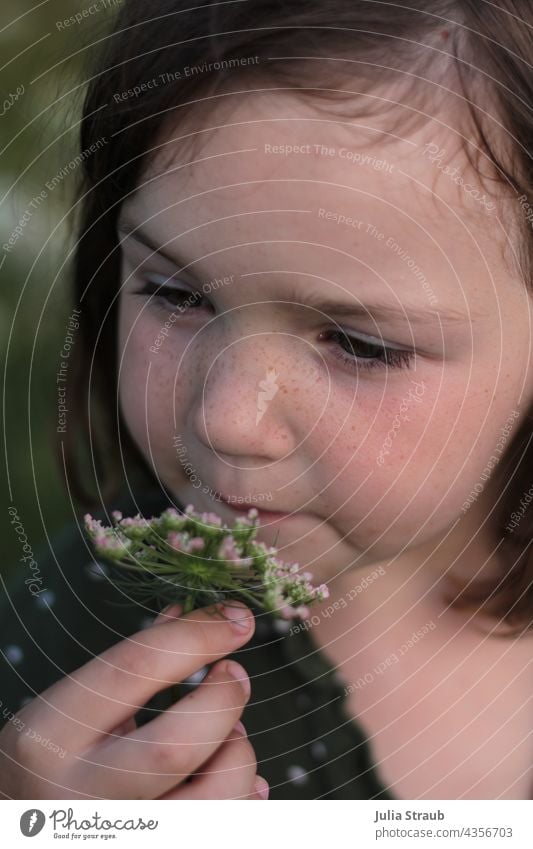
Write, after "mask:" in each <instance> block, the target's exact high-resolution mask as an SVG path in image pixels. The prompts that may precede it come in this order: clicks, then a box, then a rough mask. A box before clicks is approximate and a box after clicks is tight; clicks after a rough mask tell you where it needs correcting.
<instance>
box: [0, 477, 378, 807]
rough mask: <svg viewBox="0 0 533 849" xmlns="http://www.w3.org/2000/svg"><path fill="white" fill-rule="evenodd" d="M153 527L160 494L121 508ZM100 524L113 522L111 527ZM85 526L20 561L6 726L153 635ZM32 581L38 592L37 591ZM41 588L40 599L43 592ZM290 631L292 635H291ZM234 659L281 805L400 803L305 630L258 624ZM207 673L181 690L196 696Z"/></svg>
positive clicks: (263, 620) (8, 617)
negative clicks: (246, 682) (91, 666)
mask: <svg viewBox="0 0 533 849" xmlns="http://www.w3.org/2000/svg"><path fill="white" fill-rule="evenodd" d="M114 506H116V507H117V508H118V509H121V510H122V511H123V512H124V514H125V515H132V514H134V513H136V512H137V511H138V510H139V511H140V512H141V513H142V514H143V515H145V516H147V517H149V516H152V515H156V514H158V513H159V512H160V511H161V510H163V509H164V508H165V507H166V506H168V502H167V501H165V500H164V499H162V497H161V496H160V495H158V494H156V493H155V492H153V493H151V494H148V495H146V496H145V497H144V498H143V500H142V503H139V502H137V503H136V504H135V505H132V503H131V501H130V500H129V499H122V500H117V504H116V505H114ZM102 518H104V517H103V516H102ZM81 525H82V522H81V520H80V524H79V526H78V524H77V523H75V522H74V523H72V525H68V526H67V527H66V528H65V529H64V531H63V532H62V533H61V534H60V535H59V536H58V537H57V538H55V539H53V540H52V544H51V550H49V549H47V550H46V552H45V551H43V552H42V553H41V554H40V555H39V556H38V558H37V564H38V567H39V571H38V572H37V571H36V569H35V567H33V570H32V571H31V572H30V571H29V570H28V568H27V567H26V566H25V565H24V564H23V563H22V562H21V563H18V564H16V566H15V567H14V569H15V571H14V572H11V573H10V578H9V580H8V582H7V584H6V582H5V581H2V590H3V592H2V598H1V601H0V605H1V606H0V663H1V677H0V681H1V690H0V700H1V704H0V725H2V726H3V725H4V723H5V722H7V721H9V718H10V715H11V714H12V713H15V714H16V713H17V711H18V710H19V709H20V708H21V707H22V706H23V705H24V704H25V703H26V702H27V701H29V700H30V699H32V698H33V697H35V696H36V695H37V694H39V693H41V692H42V691H43V690H45V689H46V688H47V687H49V686H50V685H51V684H53V683H54V682H55V681H57V680H59V679H60V678H62V677H64V676H65V675H67V674H68V673H70V672H72V671H74V670H75V669H77V668H78V667H80V666H82V665H83V664H84V663H87V662H88V661H89V660H90V659H91V658H92V657H94V656H95V655H98V654H100V653H101V652H103V651H104V650H105V649H106V648H108V647H109V646H111V645H113V644H114V643H116V642H118V641H119V640H121V639H123V638H124V637H127V636H130V635H131V634H133V633H135V632H136V631H138V630H139V629H140V628H142V627H146V626H148V625H149V623H150V622H151V621H152V619H153V615H154V614H155V613H157V612H158V609H157V608H155V607H154V608H151V607H149V606H148V607H147V606H146V605H142V606H141V605H139V604H134V603H133V602H131V601H128V600H127V599H126V600H125V598H124V595H123V594H122V593H121V592H120V591H119V590H118V588H117V586H116V585H115V584H114V583H113V580H112V577H111V572H110V570H109V567H107V566H106V564H105V563H104V562H102V561H98V559H95V557H94V555H93V552H92V551H91V549H90V546H89V544H88V542H87V540H86V538H85V535H84V533H83V530H82V527H81ZM30 579H34V580H35V579H37V581H38V584H37V586H36V585H35V583H34V584H33V590H32V591H30V590H29V581H30ZM37 587H38V589H39V592H38V593H37V591H36V590H37ZM289 631H290V632H289ZM229 656H230V657H233V658H235V660H238V661H239V662H240V663H241V664H242V665H243V666H244V668H245V669H246V671H247V672H248V674H249V676H250V680H251V683H252V695H251V698H250V701H249V702H248V704H247V705H246V707H245V709H244V712H243V715H242V721H243V722H244V724H245V726H246V730H247V732H248V736H249V738H250V742H251V743H252V745H253V747H254V750H255V753H256V756H257V763H258V766H257V772H258V774H259V775H262V776H264V777H265V778H266V780H267V781H268V782H269V784H270V798H271V799H391V800H392V799H394V798H395V797H394V796H393V795H392V794H391V793H390V792H389V791H388V790H387V788H385V787H384V786H383V784H382V783H380V779H379V775H378V774H377V772H376V768H375V766H374V764H373V763H372V760H371V756H370V749H369V743H368V740H367V739H366V738H365V736H364V734H363V732H362V730H361V728H360V727H359V726H358V725H357V724H356V723H355V722H354V721H353V720H352V719H351V718H350V717H349V716H348V714H347V713H346V712H345V707H344V699H345V695H344V688H343V685H342V682H341V681H340V679H339V678H338V677H337V674H336V672H335V670H334V669H332V668H331V666H330V665H329V664H328V662H327V661H326V659H325V656H324V655H323V654H322V653H321V652H320V651H319V650H317V649H316V648H315V647H314V646H313V644H312V642H311V640H310V637H309V634H308V632H307V630H306V629H305V628H299V629H298V628H295V627H291V626H290V623H286V622H282V621H280V620H277V619H275V618H273V617H270V616H265V615H261V616H258V617H257V619H256V630H255V633H254V636H253V638H252V639H251V640H250V641H249V642H248V643H246V645H244V646H243V647H242V648H241V649H239V650H238V651H236V652H234V653H233V654H232V655H229ZM206 672H207V669H206V668H204V669H202V670H199V672H198V673H197V674H196V675H194V676H191V678H190V679H187V680H186V681H185V682H183V683H182V684H181V685H180V691H181V692H183V693H185V692H186V691H187V690H190V689H191V688H193V687H194V686H197V685H198V682H199V681H200V680H201V678H202V676H203V674H206ZM175 698H176V696H175V692H174V691H173V690H172V688H167V689H166V690H163V691H161V692H159V693H157V694H156V695H155V696H154V697H153V698H152V699H151V700H150V701H149V702H148V703H147V704H146V705H145V706H144V707H143V708H142V709H141V710H140V711H139V712H138V713H137V714H136V717H135V718H136V721H137V724H138V725H142V724H144V723H145V722H148V721H149V720H150V719H152V718H153V717H154V716H155V715H156V713H157V712H158V711H161V710H165V709H166V708H167V707H169V706H170V704H172V702H173V701H175Z"/></svg>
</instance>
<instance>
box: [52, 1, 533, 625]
mask: <svg viewBox="0 0 533 849" xmlns="http://www.w3.org/2000/svg"><path fill="white" fill-rule="evenodd" d="M188 6H189V4H185V3H182V2H180V0H150V2H146V0H125V4H124V6H123V7H122V9H121V11H120V13H119V15H118V17H117V18H116V21H115V23H114V28H113V31H112V32H111V33H110V34H109V35H108V36H107V37H106V38H105V39H104V40H103V47H101V48H100V49H99V50H98V52H97V54H96V55H95V56H94V60H93V61H94V65H93V68H92V69H90V74H89V76H90V82H89V85H88V89H87V93H86V97H85V102H84V108H83V118H82V121H81V134H80V147H81V150H82V151H88V150H93V149H94V150H95V152H94V153H93V154H91V155H90V156H86V157H85V158H84V161H83V175H82V178H83V183H82V185H81V187H80V193H79V198H78V204H77V213H78V220H77V222H76V229H77V236H78V240H77V244H76V250H75V257H74V298H75V302H76V305H77V306H78V307H80V309H81V311H82V316H81V319H80V321H81V325H80V331H79V334H80V335H79V337H78V343H77V345H76V348H75V352H74V363H73V366H74V368H75V374H74V379H73V386H72V393H75V395H76V398H75V403H74V405H73V406H75V410H74V415H73V418H71V420H70V421H69V427H68V429H67V434H66V451H67V469H68V476H69V486H70V487H71V490H72V491H73V493H74V494H75V495H76V496H77V497H78V498H79V499H80V500H81V501H82V502H83V503H84V505H85V506H86V507H91V506H92V505H94V503H95V498H94V497H93V496H92V495H91V488H90V487H87V486H86V485H85V484H84V483H82V481H83V480H87V479H88V477H89V473H90V472H89V470H90V469H91V471H92V472H93V473H94V475H95V477H96V487H95V489H96V491H98V492H99V493H100V496H101V497H104V498H107V497H113V495H114V494H116V493H117V492H118V490H119V487H120V483H121V480H122V474H123V472H122V469H123V468H127V469H128V474H129V472H130V470H131V468H132V467H135V468H138V469H141V470H143V472H145V473H146V474H147V475H149V476H150V475H151V471H150V470H149V469H148V467H147V465H146V463H145V461H144V459H143V457H142V456H141V455H140V452H139V451H138V449H136V447H135V446H134V444H133V442H132V440H131V439H130V437H129V435H128V432H127V429H126V427H125V426H124V423H123V422H122V421H121V418H120V414H119V411H118V407H117V364H116V318H117V298H118V291H119V283H120V249H119V247H118V237H117V231H116V224H117V219H118V214H119V211H120V206H121V204H122V202H123V201H124V200H125V199H126V198H127V197H128V195H129V194H130V193H132V192H133V191H134V190H135V187H136V184H137V182H138V180H139V178H140V175H141V172H142V169H143V168H144V167H145V165H146V163H147V159H148V158H149V156H150V151H151V150H154V149H155V148H156V145H157V143H158V140H159V139H160V138H162V137H163V134H164V131H165V129H166V128H167V127H168V125H169V123H172V124H176V123H178V124H179V122H180V121H181V120H183V118H184V117H185V116H186V115H191V114H195V113H194V110H196V112H198V111H199V110H198V103H199V102H200V104H201V105H202V104H203V111H204V113H205V111H207V110H206V107H205V104H206V98H208V97H209V98H212V102H213V103H214V104H216V103H217V102H220V101H219V100H218V99H219V98H220V99H221V98H223V97H224V96H225V95H226V94H228V92H231V91H232V90H234V89H235V85H236V83H237V82H238V83H239V84H241V83H244V84H245V86H246V89H247V91H251V92H253V87H254V85H255V84H256V83H259V84H260V85H262V86H263V87H264V84H265V80H266V81H268V86H270V87H275V86H276V85H278V86H282V87H283V88H285V89H286V88H294V89H297V90H298V91H299V92H300V93H301V94H302V95H306V96H310V97H315V98H316V99H317V102H324V103H327V102H328V100H333V98H337V99H338V98H340V97H341V96H342V94H341V93H339V92H340V90H339V89H335V85H334V82H335V80H336V79H338V78H340V77H343V78H344V79H350V80H354V79H356V80H357V81H358V84H359V87H360V89H361V86H363V87H364V86H366V90H369V89H371V87H372V86H373V85H375V84H376V83H380V82H382V81H391V82H395V83H398V81H400V82H401V81H402V80H404V81H406V83H407V82H409V80H412V81H414V83H413V84H412V85H411V86H410V96H411V101H410V100H409V96H405V94H404V93H402V91H401V89H402V86H401V85H400V86H399V87H398V96H397V97H396V101H397V105H398V108H399V110H400V111H401V112H403V113H404V115H405V116H408V115H409V114H410V115H413V114H414V111H413V110H412V109H411V107H410V106H409V103H410V102H412V94H413V89H414V87H416V85H417V84H418V83H420V81H421V80H424V79H429V80H431V78H432V77H433V78H435V75H436V74H437V75H438V74H439V73H441V74H442V73H443V74H445V75H446V74H448V75H449V74H450V72H451V70H452V69H453V70H455V72H456V74H457V78H458V79H459V80H460V82H461V85H462V86H463V90H464V92H465V97H466V102H467V103H468V106H469V112H470V114H471V117H472V122H473V123H472V127H473V129H472V131H471V134H470V137H469V141H470V140H472V142H473V143H472V144H467V145H466V147H467V150H468V152H469V155H472V157H473V158H475V159H476V162H477V165H478V170H479V171H480V173H481V172H486V171H487V169H486V168H485V169H483V163H490V165H491V168H492V173H493V174H496V176H497V178H498V181H499V182H498V185H499V187H500V189H502V188H503V189H505V191H506V192H508V193H509V196H510V197H512V196H513V193H514V194H515V203H516V220H517V222H518V230H519V236H520V239H519V242H520V245H521V246H522V247H521V248H520V256H519V263H520V267H521V270H522V273H523V276H524V279H525V281H526V285H527V286H528V289H529V290H531V288H532V283H531V279H532V274H531V269H532V268H533V261H532V260H533V231H532V225H531V223H530V220H529V218H530V217H533V216H529V215H527V216H526V215H525V214H524V210H526V209H529V210H530V209H531V207H529V203H530V201H531V200H532V198H531V195H532V194H533V169H532V164H531V158H530V155H529V151H530V150H531V149H532V148H533V112H532V106H533V71H532V69H531V65H530V64H528V60H529V59H530V45H531V33H532V26H533V7H532V6H531V3H530V0H500V2H499V3H498V5H495V4H494V3H488V2H482V0H423V1H422V0H408V2H406V3H405V5H404V3H402V2H394V4H391V3H390V2H381V1H380V0H327V2H324V0H283V2H281V3H278V2H274V0H223V2H218V3H215V2H210V0H207V2H203V3H199V4H198V5H196V6H194V7H193V8H188ZM246 57H256V60H255V59H254V60H253V61H252V60H249V61H246V62H243V61H242V60H243V59H246ZM275 57H278V58H275ZM339 60H340V61H339ZM187 67H188V68H197V69H199V70H198V73H194V74H191V75H186V74H184V73H181V74H180V76H179V79H178V78H177V71H180V72H183V70H184V69H185V68H187ZM413 71H415V72H416V74H415V75H413ZM153 79H158V80H166V81H167V84H165V85H157V86H152V87H151V88H148V87H147V86H146V83H147V81H149V80H153ZM311 79H312V80H313V81H314V85H313V86H312V87H310V85H309V81H310V80H311ZM317 80H320V84H318V83H317ZM403 88H404V89H405V92H406V91H407V86H404V87H403ZM128 92H129V93H128ZM467 93H469V95H468V96H467ZM363 99H364V98H363ZM481 100H483V104H482V105H481ZM485 101H486V102H485ZM367 102H369V101H367ZM369 108H372V107H371V106H370V107H369ZM497 126H500V127H501V126H503V127H505V128H506V141H507V142H508V143H509V146H510V147H511V148H512V150H511V155H507V156H505V155H504V153H503V152H502V150H499V149H498V146H497V144H496V142H495V141H492V142H491V141H490V139H494V136H495V133H494V129H495V127H497ZM500 135H501V134H500ZM102 140H103V141H102ZM98 142H100V145H99V146H98ZM474 142H475V143H474ZM95 145H96V146H97V147H96V148H95ZM484 176H486V174H484ZM520 207H521V209H520ZM532 435H533V415H532V411H531V410H530V411H528V414H527V415H526V416H525V417H524V418H523V420H522V421H521V424H520V427H519V428H518V430H517V432H516V433H515V435H514V437H513V440H512V442H511V444H510V445H509V447H508V448H507V450H506V452H505V454H504V456H503V458H502V461H501V463H500V464H499V465H498V466H497V468H496V470H495V472H494V475H493V479H492V481H493V482H494V484H495V485H496V486H497V492H498V494H499V496H500V497H499V498H498V502H497V506H496V509H495V511H494V516H493V518H494V528H495V534H496V539H497V540H498V541H499V543H500V546H499V552H500V555H501V557H502V562H503V563H504V564H505V574H504V575H502V577H501V579H500V580H499V581H497V582H492V583H486V582H485V583H483V584H479V583H478V584H476V585H475V586H474V587H468V591H466V590H464V591H463V592H461V593H459V595H458V597H457V598H456V599H455V600H454V604H456V605H475V604H478V603H484V604H486V605H487V608H486V609H487V610H488V609H490V610H491V612H492V614H493V615H495V616H498V617H500V618H501V619H502V620H504V621H505V622H506V623H508V624H509V625H511V626H515V627H524V626H525V627H529V626H531V624H532V615H531V614H532V609H533V587H532V578H533V552H532V551H531V550H530V545H531V542H532V540H533V509H532V510H530V511H529V514H528V512H527V509H526V510H523V505H524V499H525V496H526V493H528V491H529V490H530V487H531V478H530V469H531V467H532V460H533V447H532ZM87 445H90V448H91V459H92V464H91V465H89V464H87V462H86V459H85V458H84V456H83V452H80V446H82V447H83V446H87ZM117 446H120V453H119V451H118V450H117ZM531 491H532V492H533V489H532V490H531ZM520 505H522V506H520ZM513 514H514V515H515V516H518V515H520V521H519V522H518V523H516V524H514V523H513V520H512V519H511V517H512V516H513ZM463 589H464V588H463Z"/></svg>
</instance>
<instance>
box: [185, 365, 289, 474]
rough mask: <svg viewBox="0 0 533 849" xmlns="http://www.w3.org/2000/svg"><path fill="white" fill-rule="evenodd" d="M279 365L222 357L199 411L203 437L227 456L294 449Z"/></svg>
mask: <svg viewBox="0 0 533 849" xmlns="http://www.w3.org/2000/svg"><path fill="white" fill-rule="evenodd" d="M281 389H282V377H281V369H280V367H279V364H277V365H276V364H275V363H271V362H268V363H265V360H264V359H263V361H262V362H261V361H260V359H259V358H254V360H252V359H250V358H245V360H244V361H243V360H242V359H241V357H240V356H237V355H235V354H233V355H232V356H226V357H224V358H222V357H219V358H218V359H217V363H216V364H214V366H213V368H212V369H211V370H210V372H209V374H208V376H207V377H206V380H205V383H204V385H203V386H202V389H201V393H200V396H199V399H198V404H197V405H196V407H195V410H194V423H195V428H196V432H197V435H198V438H199V439H200V440H201V441H202V442H203V443H204V444H205V445H206V446H207V447H209V448H210V449H211V450H212V451H215V452H216V453H218V454H221V455H227V457H240V458H243V457H246V456H248V457H250V458H251V457H255V458H257V457H262V458H264V459H269V460H273V459H279V458H280V457H282V456H284V455H285V454H286V453H287V452H288V450H290V439H289V431H288V422H287V420H286V417H285V408H284V404H283V393H282V392H281V391H280V390H281Z"/></svg>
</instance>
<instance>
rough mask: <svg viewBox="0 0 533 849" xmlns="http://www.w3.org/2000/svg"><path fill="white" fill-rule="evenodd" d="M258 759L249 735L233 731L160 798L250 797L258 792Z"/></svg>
mask: <svg viewBox="0 0 533 849" xmlns="http://www.w3.org/2000/svg"><path fill="white" fill-rule="evenodd" d="M256 770H257V762H256V759H255V753H254V750H253V747H252V745H251V743H250V741H249V740H248V738H247V737H246V736H243V735H242V734H241V733H240V732H239V731H232V732H231V733H230V734H229V736H228V738H227V741H226V742H225V743H223V744H222V746H220V747H219V749H217V751H216V752H215V754H214V755H212V756H211V757H210V758H209V760H207V761H206V762H205V763H204V764H202V766H201V767H200V769H199V770H197V771H196V772H195V773H194V774H193V775H192V777H191V780H190V782H187V783H186V784H181V785H178V787H174V788H172V790H170V791H169V792H168V793H165V794H164V795H163V796H160V797H159V798H160V799H249V798H251V797H252V796H254V795H255V786H254V785H255V775H256Z"/></svg>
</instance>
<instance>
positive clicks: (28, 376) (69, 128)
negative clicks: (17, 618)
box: [0, 0, 119, 575]
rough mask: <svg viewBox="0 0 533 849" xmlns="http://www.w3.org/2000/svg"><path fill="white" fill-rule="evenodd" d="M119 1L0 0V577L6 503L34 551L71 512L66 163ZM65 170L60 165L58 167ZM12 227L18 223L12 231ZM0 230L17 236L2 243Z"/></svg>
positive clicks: (5, 562) (70, 178)
mask: <svg viewBox="0 0 533 849" xmlns="http://www.w3.org/2000/svg"><path fill="white" fill-rule="evenodd" d="M118 8H119V6H118V3H117V2H114V1H113V2H110V0H98V2H96V3H94V2H93V3H90V2H85V3H83V2H72V0H70V2H64V1H63V0H49V2H48V0H45V2H35V3H26V2H20V0H16V2H15V0H2V5H1V11H0V47H1V53H0V55H1V57H2V61H1V62H0V65H1V70H0V74H1V77H0V82H1V96H0V101H1V102H0V130H1V132H0V150H1V158H0V197H1V201H0V298H1V308H0V346H1V351H2V365H3V369H2V377H3V380H2V385H3V413H2V419H3V434H2V436H3V451H2V455H3V456H2V465H3V472H2V475H1V480H2V486H1V495H0V498H1V501H2V503H1V510H2V515H3V516H4V517H5V519H6V520H7V521H6V525H7V527H6V533H5V534H3V540H4V547H3V552H2V561H1V565H0V569H1V570H2V573H3V574H4V575H8V574H9V572H10V570H11V569H13V568H14V567H15V566H16V564H17V562H18V559H19V558H20V556H21V544H20V542H19V540H18V538H17V535H16V534H15V532H14V529H13V527H12V526H11V525H10V520H11V516H10V514H9V513H8V508H9V507H10V506H14V507H16V509H17V512H18V516H19V517H20V520H21V523H22V525H23V527H24V530H25V532H26V534H27V537H28V542H29V544H30V545H31V547H32V549H33V551H34V553H35V552H36V551H37V550H38V549H39V546H40V545H42V544H43V543H44V542H45V541H46V536H47V535H53V534H54V533H56V532H57V531H58V529H60V528H61V527H62V526H64V525H65V523H66V522H68V521H72V520H73V518H74V509H75V508H74V506H73V505H72V504H71V502H70V499H69V496H68V492H67V489H66V486H65V484H64V482H63V479H62V476H61V472H60V468H59V463H58V462H57V460H56V451H55V445H54V442H55V439H56V434H55V430H56V426H57V384H56V375H57V373H58V371H59V363H60V360H61V357H60V351H61V349H62V346H63V342H64V339H65V336H66V334H67V323H68V317H69V315H70V312H71V304H72V302H71V298H70V294H69V283H70V260H68V256H69V252H70V250H71V248H72V246H73V243H74V236H73V229H72V214H73V213H72V211H70V210H71V208H72V204H73V200H74V198H75V195H76V186H77V182H78V180H79V173H78V172H79V168H78V167H72V161H73V159H74V158H75V156H76V154H77V153H79V141H78V127H79V118H80V114H81V106H82V100H83V95H84V91H85V81H86V79H87V76H88V72H87V68H88V66H89V62H90V60H91V57H93V56H94V51H95V49H96V46H97V43H98V42H99V41H100V40H101V39H103V38H105V37H106V33H107V32H108V31H109V28H110V24H111V22H112V19H113V17H114V16H115V15H116V12H117V10H118ZM77 13H78V14H81V15H82V17H81V19H79V21H74V22H72V21H70V20H69V21H68V23H67V24H65V22H66V21H67V20H68V19H70V18H71V17H72V16H74V15H76V14H77ZM63 170H66V171H68V173H67V174H66V175H64V176H63V175H62V173H61V172H62V171H63ZM58 175H61V176H60V178H59V179H58V180H55V181H54V183H51V182H50V181H52V180H54V178H55V177H57V176H58ZM47 182H48V183H50V185H51V186H52V188H51V189H50V188H47V185H46V184H47ZM65 216H66V217H65ZM21 219H24V223H23V224H22V225H21V224H20V222H21ZM17 226H19V227H21V232H20V234H18V235H15V236H14V235H13V234H14V231H15V228H16V227H17ZM10 238H12V239H13V238H14V239H15V241H14V244H12V245H11V246H10V250H6V249H5V247H4V246H5V245H6V243H8V240H9V239H10ZM65 260H67V261H66V263H65ZM67 406H68V403H67Z"/></svg>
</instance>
